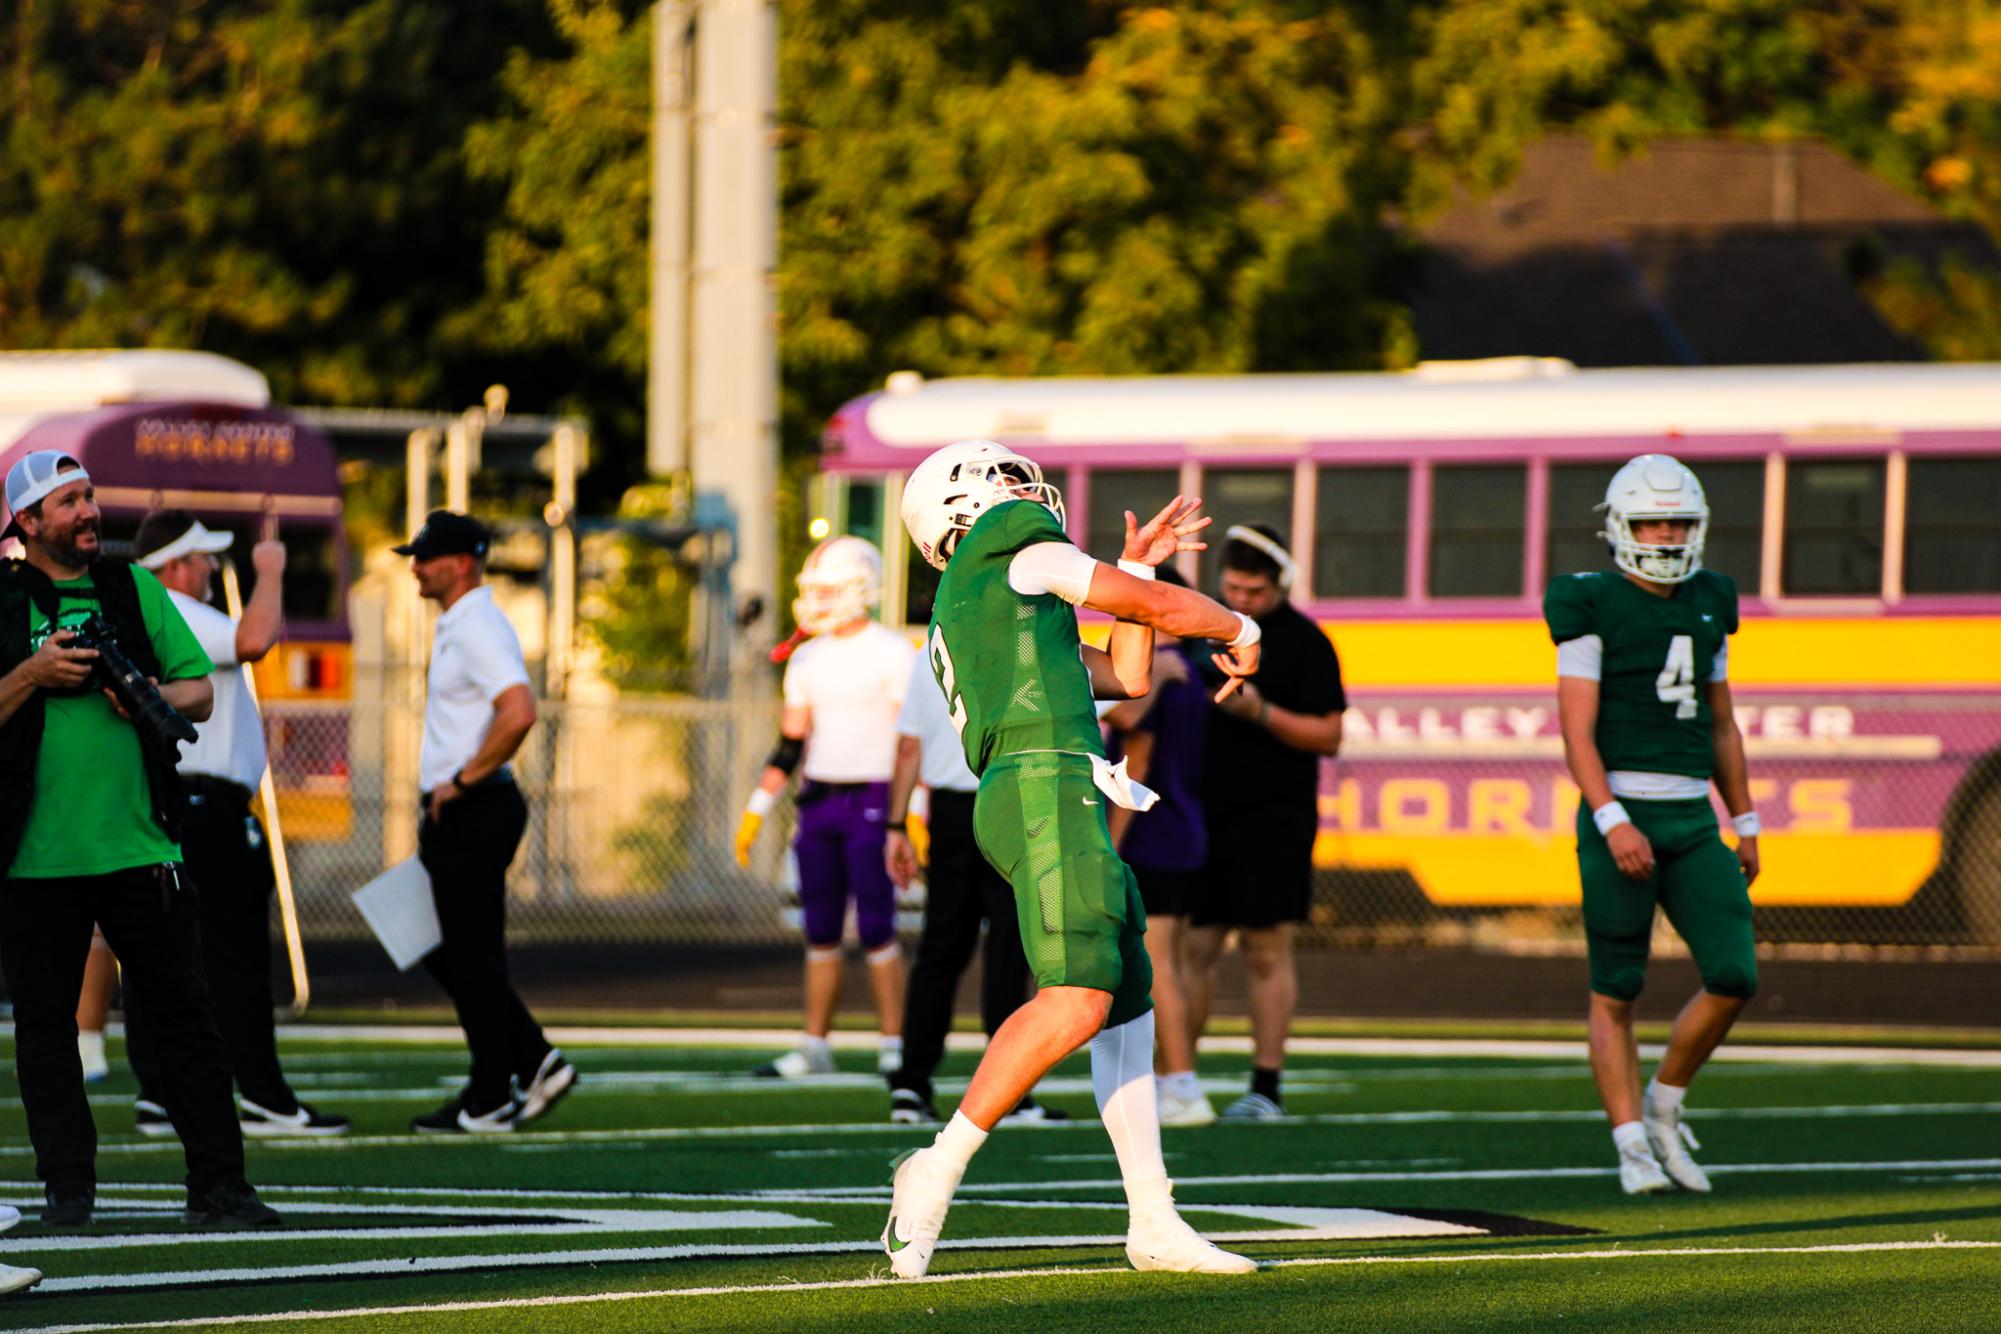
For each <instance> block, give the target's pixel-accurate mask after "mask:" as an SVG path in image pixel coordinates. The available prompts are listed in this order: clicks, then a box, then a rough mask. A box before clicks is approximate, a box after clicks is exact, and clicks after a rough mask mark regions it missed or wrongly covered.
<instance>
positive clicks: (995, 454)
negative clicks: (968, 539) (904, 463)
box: [903, 440, 1063, 570]
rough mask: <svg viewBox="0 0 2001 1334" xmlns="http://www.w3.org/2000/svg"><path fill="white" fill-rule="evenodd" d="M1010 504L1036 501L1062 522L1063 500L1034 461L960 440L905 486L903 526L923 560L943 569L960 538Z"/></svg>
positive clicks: (935, 456) (920, 468)
mask: <svg viewBox="0 0 2001 1334" xmlns="http://www.w3.org/2000/svg"><path fill="white" fill-rule="evenodd" d="M1010 500H1031V501H1034V502H1035V503H1036V504H1038V505H1043V506H1046V507H1047V508H1048V510H1049V512H1050V513H1052V514H1054V515H1055V516H1056V522H1057V523H1058V524H1061V523H1062V522H1063V497H1062V496H1061V495H1059V494H1057V491H1056V488H1055V487H1053V486H1051V485H1050V484H1049V483H1048V482H1045V481H1043V480H1042V469H1041V467H1039V466H1038V465H1037V464H1036V462H1035V460H1034V459H1031V458H1026V457H1024V456H1023V455H1020V454H1017V453H1015V452H1014V451H1013V450H1011V449H1009V448H1008V447H1007V446H1006V445H1002V444H996V443H995V442H994V441H992V440H961V441H959V442H958V443H957V444H953V445H947V446H945V447H944V448H943V449H940V450H937V451H935V452H934V453H933V454H931V456H930V457H929V458H926V459H925V460H924V462H922V463H920V464H918V465H917V466H916V467H915V468H913V469H912V470H911V472H910V477H909V479H908V480H907V481H905V482H904V484H903V526H904V527H905V528H907V529H909V530H910V540H911V541H912V542H915V543H916V544H917V550H918V552H919V553H920V554H921V555H922V556H923V557H924V559H925V560H927V561H929V562H930V563H931V564H932V565H933V566H934V567H935V568H937V569H940V570H942V569H944V568H945V562H946V561H948V560H950V559H951V558H952V548H953V545H954V544H955V543H956V542H957V541H958V539H959V534H961V533H964V532H966V531H967V530H969V529H970V528H972V526H973V524H974V523H975V522H976V521H978V519H979V517H980V516H981V515H982V514H985V513H986V512H987V511H988V510H990V509H992V508H993V507H994V506H996V505H1000V504H1004V503H1005V502H1007V501H1010Z"/></svg>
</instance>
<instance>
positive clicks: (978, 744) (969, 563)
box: [927, 500, 1105, 774]
mask: <svg viewBox="0 0 2001 1334" xmlns="http://www.w3.org/2000/svg"><path fill="white" fill-rule="evenodd" d="M1069 540H1070V538H1069V536H1068V535H1067V534H1065V533H1064V531H1063V529H1062V527H1061V526H1059V525H1058V524H1057V522H1056V516H1055V515H1053V514H1051V513H1050V512H1049V511H1048V510H1047V509H1045V508H1043V507H1042V506H1041V505H1038V504H1035V503H1034V502H1033V501H1027V500H1015V501H1009V502H1008V503H1007V504H1004V505H996V506H995V507H994V508H992V509H990V510H988V511H987V512H986V513H985V514H983V515H981V516H980V518H979V520H978V521H977V522H975V523H974V524H973V527H972V530H971V531H970V532H968V533H967V534H966V535H965V536H964V537H962V538H960V539H959V544H958V546H957V547H956V548H955V549H954V550H953V552H952V559H951V561H950V563H949V564H947V565H946V566H945V574H944V577H943V578H941V579H940V580H939V581H938V597H937V600H936V601H935V602H934V603H933V604H932V606H933V611H932V615H931V635H930V641H929V644H928V646H927V651H928V653H929V655H930V658H931V669H932V671H933V672H935V673H936V674H937V676H938V684H939V686H940V687H941V688H942V689H943V690H944V692H945V701H946V705H947V707H948V708H949V709H950V710H951V715H952V722H953V724H954V725H955V726H957V727H958V729H959V739H960V741H961V742H963V743H964V745H965V748H966V763H967V764H968V765H970V766H971V767H972V770H973V772H974V773H976V774H978V773H984V772H985V771H986V767H987V765H988V763H989V762H991V761H992V760H993V758H994V757H995V756H996V755H1008V754H1013V753H1014V752H1016V751H1023V750H1075V751H1083V752H1086V753H1088V754H1092V755H1102V754H1104V753H1105V747H1104V741H1103V740H1102V738H1101V737H1100V736H1099V733H1098V715H1097V710H1096V708H1095V706H1094V704H1093V701H1092V698H1091V678H1090V674H1089V673H1088V672H1087V671H1086V670H1085V668H1084V655H1083V649H1082V641H1081V640H1080V639H1079V638H1078V636H1077V613H1076V610H1075V609H1074V608H1073V607H1071V605H1070V604H1069V603H1067V602H1065V601H1064V600H1063V599H1062V598H1059V597H1057V596H1056V595H1055V594H1054V593H1039V594H1036V595H1034V596H1027V597H1025V596H1023V595H1022V594H1020V593H1017V592H1015V591H1014V589H1012V588H1010V587H1009V586H1008V582H1007V570H1008V563H1009V562H1010V561H1012V560H1013V559H1014V556H1015V553H1016V552H1018V551H1020V550H1021V549H1022V548H1023V547H1028V546H1033V545H1034V544H1036V543H1037V542H1068V541H1069Z"/></svg>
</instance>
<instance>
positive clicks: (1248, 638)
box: [1230, 612, 1264, 648]
mask: <svg viewBox="0 0 2001 1334" xmlns="http://www.w3.org/2000/svg"><path fill="white" fill-rule="evenodd" d="M1232 614H1233V615H1235V616H1236V618H1237V619H1238V620H1239V621H1240V622H1242V626H1241V627H1240V628H1239V629H1238V631H1237V637H1236V638H1235V639H1232V640H1231V641H1230V647H1231V648H1249V647H1250V646H1251V645H1253V644H1255V643H1257V642H1258V641H1259V640H1260V639H1263V638H1264V631H1262V630H1260V629H1258V623H1257V622H1256V621H1254V620H1252V619H1251V618H1250V617H1248V616H1246V615H1244V614H1243V613H1242V612H1234V613H1232Z"/></svg>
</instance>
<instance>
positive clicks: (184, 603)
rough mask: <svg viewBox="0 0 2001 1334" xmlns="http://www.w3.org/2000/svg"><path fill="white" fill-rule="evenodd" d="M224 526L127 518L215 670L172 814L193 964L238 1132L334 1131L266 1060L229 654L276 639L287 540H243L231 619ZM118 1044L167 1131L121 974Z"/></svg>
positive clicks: (249, 768) (252, 783)
mask: <svg viewBox="0 0 2001 1334" xmlns="http://www.w3.org/2000/svg"><path fill="white" fill-rule="evenodd" d="M232 538H233V535H232V534H230V533H215V532H210V531H209V530H208V528H207V527H205V526H204V525H203V524H202V522H201V521H200V520H199V519H197V518H195V516H194V515H192V514H190V513H189V512H188V511H186V510H180V509H166V510H154V511H153V512H152V513H151V514H148V515H147V516H146V517H145V518H144V519H142V520H141V521H140V523H139V533H138V536H137V537H136V538H134V539H133V543H132V545H133V548H134V549H135V550H136V551H137V552H138V553H139V565H140V567H141V568H143V569H147V570H151V571H152V572H153V574H154V576H155V577H156V578H158V579H159V581H160V583H161V585H162V586H163V587H165V588H166V590H167V596H168V598H169V599H171V600H172V602H173V604H174V609H175V610H176V611H178V612H179V613H180V614H181V619H182V620H184V621H186V622H187V626H188V629H189V631H190V632H192V633H193V635H194V637H195V639H196V640H197V641H198V642H199V643H200V644H201V646H202V651H203V652H205V653H207V654H208V656H209V660H210V661H211V662H213V663H214V664H215V666H216V670H215V671H214V673H213V674H211V675H210V677H209V682H210V684H211V685H213V686H214V687H215V710H214V712H213V713H211V714H210V715H209V717H208V721H206V722H204V723H203V724H202V725H201V727H200V728H199V729H198V731H199V732H200V735H199V736H198V737H197V738H196V740H195V742H194V744H192V745H190V746H189V747H188V748H187V749H186V750H185V751H184V752H183V753H182V755H181V764H180V773H181V783H182V786H183V787H185V788H186V790H187V806H186V807H185V808H184V810H183V812H182V816H181V850H182V852H183V853H184V854H185V855H186V858H187V867H188V870H189V872H190V873H192V874H193V876H194V879H195V883H196V884H198V885H200V886H201V895H200V900H199V904H200V918H201V938H202V964H203V972H204V975H205V976H206V978H207V980H208V994H209V999H210V1001H211V1003H212V1004H213V1006H214V1009H215V1017H216V1023H217V1024H218V1026H220V1027H221V1029H222V1041H223V1046H224V1047H225V1048H226V1049H227V1050H228V1052H229V1064H230V1068H231V1070H232V1071H233V1072H234V1073H235V1075H236V1091H237V1094H238V1097H239V1098H240V1099H241V1102H242V1111H241V1113H240V1114H239V1119H240V1121H241V1124H242V1128H243V1133H244V1134H246V1135H260V1136H264V1135H339V1134H344V1133H345V1132H346V1131H347V1128H348V1120H347V1118H346V1117H344V1116H332V1115H329V1114H328V1113H325V1112H322V1111H320V1110H318V1109H317V1108H314V1107H311V1106H308V1105H307V1104H305V1103H303V1102H300V1101H299V1099H298V1096H297V1095H296V1094H294V1093H293V1092H292V1086H291V1085H290V1084H288V1083H286V1082H285V1072H284V1071H283V1070H281V1069H280V1068H279V1066H278V1037H277V1029H276V1024H275V1007H274V1006H273V1004H272V999H271V895H272V893H273V891H274V890H275V889H276V888H277V883H278V881H277V876H276V875H275V874H274V873H273V870H272V865H271V849H270V846H269V845H268V844H267V843H266V841H265V837H264V827H263V825H261V824H260V823H258V820H257V816H256V814H255V812H254V811H253V810H252V808H251V807H252V802H253V801H254V800H255V798H256V793H257V785H258V784H259V783H260V782H261V781H262V780H263V777H264V763H265V754H264V722H263V719H261V718H259V717H258V716H257V702H256V700H254V699H253V698H252V697H251V694H250V690H249V687H247V686H246V685H245V684H244V682H243V669H242V666H241V665H240V664H244V663H252V662H257V661H258V660H260V659H261V658H263V657H264V655H265V654H267V653H269V652H270V651H271V649H272V647H273V646H274V645H276V644H277V642H278V636H279V632H280V631H281V630H282V629H283V625H284V607H283V602H282V593H283V587H284V578H285V544H284V543H283V542H280V541H278V540H277V539H276V538H275V537H271V538H267V539H266V540H264V541H262V542H259V543H257V545H255V546H254V547H252V548H251V549H250V563H251V565H252V566H253V567H254V568H255V570H256V571H257V581H256V582H255V583H254V584H252V585H251V589H250V599H249V601H248V602H246V603H245V604H244V607H243V619H242V620H240V621H237V620H232V619H231V618H230V617H229V616H228V615H226V614H225V613H223V612H221V611H218V610H216V608H215V607H214V606H212V605H210V602H209V599H210V598H211V597H213V596H214V581H215V573H216V570H217V569H219V568H220V567H219V565H218V564H217V559H216V558H217V556H218V554H219V553H221V552H223V551H226V550H228V549H229V546H230V543H231V541H232ZM125 991H126V995H125V1054H126V1058H127V1059H128V1060H130V1061H131V1063H132V1073H133V1074H135V1075H137V1076H138V1078H139V1099H138V1102H137V1104H136V1106H137V1121H138V1128H139V1130H140V1131H141V1132H142V1133H145V1134H152V1135H170V1134H172V1133H173V1128H174V1127H173V1121H172V1119H171V1118H170V1117H169V1116H168V1115H167V1109H166V1105H165V1103H164V1101H163V1100H162V1098H161V1083H162V1071H161V1068H160V1053H159V1050H158V1043H157V1042H156V1041H155V1040H154V1035H153V1029H152V1023H151V1012H150V1009H149V1007H148V1001H149V1000H150V997H148V996H147V995H145V993H144V991H143V990H142V989H141V988H138V987H135V986H129V985H128V986H127V987H126V989H125Z"/></svg>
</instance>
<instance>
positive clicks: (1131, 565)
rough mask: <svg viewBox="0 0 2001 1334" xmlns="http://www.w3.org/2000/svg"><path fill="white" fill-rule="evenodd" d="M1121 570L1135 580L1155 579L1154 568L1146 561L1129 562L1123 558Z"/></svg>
mask: <svg viewBox="0 0 2001 1334" xmlns="http://www.w3.org/2000/svg"><path fill="white" fill-rule="evenodd" d="M1119 568H1120V569H1121V570H1124V571H1125V572H1126V573H1127V574H1129V575H1131V576H1132V577H1133V578H1135V579H1151V578H1153V577H1154V575H1153V566H1151V565H1148V564H1147V563H1146V562H1145V561H1137V560H1127V559H1125V558H1124V557H1123V556H1121V557H1120V558H1119Z"/></svg>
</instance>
